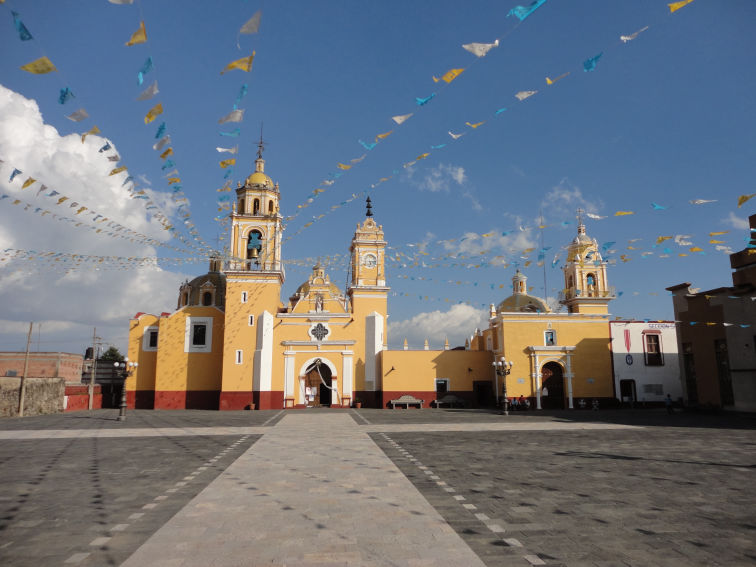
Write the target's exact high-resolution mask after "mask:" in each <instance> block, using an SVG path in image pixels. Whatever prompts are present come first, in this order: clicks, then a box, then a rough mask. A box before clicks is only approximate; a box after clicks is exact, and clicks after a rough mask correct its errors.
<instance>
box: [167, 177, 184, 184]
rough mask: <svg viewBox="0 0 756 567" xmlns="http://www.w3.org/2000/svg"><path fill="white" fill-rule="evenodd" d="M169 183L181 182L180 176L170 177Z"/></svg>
mask: <svg viewBox="0 0 756 567" xmlns="http://www.w3.org/2000/svg"><path fill="white" fill-rule="evenodd" d="M168 183H181V178H180V177H169V178H168Z"/></svg>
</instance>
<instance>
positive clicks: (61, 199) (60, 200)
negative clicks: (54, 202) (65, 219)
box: [58, 197, 68, 205]
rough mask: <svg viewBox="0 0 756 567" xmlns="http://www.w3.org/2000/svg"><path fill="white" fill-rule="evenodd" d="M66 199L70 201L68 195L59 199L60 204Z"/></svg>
mask: <svg viewBox="0 0 756 567" xmlns="http://www.w3.org/2000/svg"><path fill="white" fill-rule="evenodd" d="M64 201H68V197H61V198H60V199H58V204H59V205H60V204H62V203H63V202H64Z"/></svg>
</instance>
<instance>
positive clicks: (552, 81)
mask: <svg viewBox="0 0 756 567" xmlns="http://www.w3.org/2000/svg"><path fill="white" fill-rule="evenodd" d="M569 74H570V72H569V71H567V72H566V73H562V74H561V75H559V76H558V77H557V78H556V79H550V78H548V77H546V84H547V85H553V84H554V83H556V82H557V81H561V80H562V79H564V78H565V77H566V76H567V75H569Z"/></svg>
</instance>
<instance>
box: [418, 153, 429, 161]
mask: <svg viewBox="0 0 756 567" xmlns="http://www.w3.org/2000/svg"><path fill="white" fill-rule="evenodd" d="M429 155H430V153H428V152H426V153H424V154H420V155H419V156H417V157H416V158H415V160H419V159H425V158H427V157H428V156H429Z"/></svg>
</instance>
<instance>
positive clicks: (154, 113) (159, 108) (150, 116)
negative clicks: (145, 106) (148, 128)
mask: <svg viewBox="0 0 756 567" xmlns="http://www.w3.org/2000/svg"><path fill="white" fill-rule="evenodd" d="M160 114H163V103H162V102H159V103H157V104H156V105H155V106H153V107H152V108H150V111H149V112H148V113H147V115H146V116H145V117H144V123H145V124H149V123H150V122H152V121H153V120H155V118H157V117H158V116H159V115H160Z"/></svg>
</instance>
